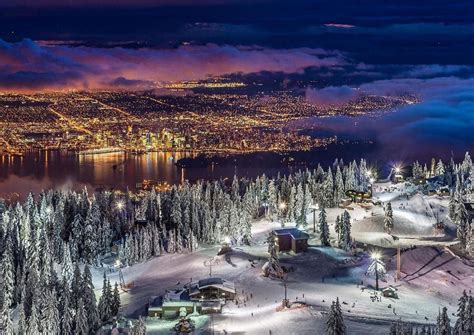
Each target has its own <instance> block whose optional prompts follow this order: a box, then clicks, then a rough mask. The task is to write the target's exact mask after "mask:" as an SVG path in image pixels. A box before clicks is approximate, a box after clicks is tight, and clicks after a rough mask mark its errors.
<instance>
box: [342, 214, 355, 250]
mask: <svg viewBox="0 0 474 335" xmlns="http://www.w3.org/2000/svg"><path fill="white" fill-rule="evenodd" d="M340 220H341V222H342V226H341V239H340V240H339V247H340V248H342V249H344V250H346V251H349V250H350V249H351V248H352V237H351V216H350V214H349V212H348V211H346V210H345V211H344V213H342V217H341V219H340Z"/></svg>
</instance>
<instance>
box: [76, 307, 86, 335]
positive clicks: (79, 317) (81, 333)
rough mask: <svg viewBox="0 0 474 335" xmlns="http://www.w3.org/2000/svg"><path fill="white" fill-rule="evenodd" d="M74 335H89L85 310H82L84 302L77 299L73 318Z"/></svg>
mask: <svg viewBox="0 0 474 335" xmlns="http://www.w3.org/2000/svg"><path fill="white" fill-rule="evenodd" d="M74 334H77V335H88V334H89V323H88V321H87V314H86V309H85V308H84V302H83V301H82V298H79V301H78V302H77V311H76V315H75V316H74Z"/></svg>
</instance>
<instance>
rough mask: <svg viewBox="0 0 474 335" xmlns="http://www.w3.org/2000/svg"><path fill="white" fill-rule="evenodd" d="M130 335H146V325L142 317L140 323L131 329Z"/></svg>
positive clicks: (139, 319) (136, 323)
mask: <svg viewBox="0 0 474 335" xmlns="http://www.w3.org/2000/svg"><path fill="white" fill-rule="evenodd" d="M129 334H130V335H145V334H146V325H145V321H143V318H142V317H141V316H140V317H139V318H138V321H137V322H135V323H134V324H133V327H132V328H131V329H130V333H129Z"/></svg>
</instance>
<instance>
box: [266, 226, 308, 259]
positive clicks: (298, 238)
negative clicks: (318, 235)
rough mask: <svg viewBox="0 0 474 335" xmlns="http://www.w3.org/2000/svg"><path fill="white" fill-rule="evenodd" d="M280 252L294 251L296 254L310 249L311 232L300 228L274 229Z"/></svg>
mask: <svg viewBox="0 0 474 335" xmlns="http://www.w3.org/2000/svg"><path fill="white" fill-rule="evenodd" d="M272 234H273V235H274V236H275V240H276V244H277V250H278V252H285V251H293V252H294V253H295V254H297V253H300V252H305V251H306V250H308V239H309V234H308V233H306V232H305V231H303V230H299V229H298V228H280V229H275V230H273V232H272Z"/></svg>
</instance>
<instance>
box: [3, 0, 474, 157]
mask: <svg viewBox="0 0 474 335" xmlns="http://www.w3.org/2000/svg"><path fill="white" fill-rule="evenodd" d="M196 2H197V1H191V0H177V1H176V0H175V1H172V0H162V1H152V0H138V1H132V0H120V1H116V0H102V1H92V0H82V1H81V0H79V1H62V0H47V1H41V0H36V1H34V0H3V1H1V3H0V7H2V8H0V90H2V91H27V92H37V91H45V90H53V91H54V90H63V89H71V88H73V89H127V90H141V89H153V88H156V87H159V86H160V85H161V84H163V83H166V82H169V81H174V80H200V79H206V78H212V77H214V76H222V75H226V76H235V77H239V78H240V79H243V80H245V78H247V79H249V80H250V79H251V80H254V79H255V78H256V79H257V80H260V81H262V82H265V81H277V82H279V83H281V85H284V87H285V88H290V89H291V88H296V89H299V90H301V92H302V94H305V95H306V97H307V99H308V100H309V101H311V102H314V103H320V104H335V103H344V102H347V101H350V100H351V99H353V98H355V97H356V96H358V95H359V94H362V93H363V94H379V95H380V94H383V95H390V94H403V93H412V94H417V95H419V96H420V97H421V98H422V100H423V101H422V103H420V104H417V105H415V106H409V107H406V108H405V109H404V110H402V112H401V113H399V114H397V116H394V117H393V120H390V122H389V123H387V124H384V126H383V127H384V131H383V132H389V133H390V135H386V134H383V135H384V136H389V137H388V138H389V140H392V139H393V138H394V137H396V138H397V139H404V138H406V137H407V136H408V135H410V136H412V135H413V134H423V138H420V139H417V140H420V141H421V142H423V141H424V142H426V144H429V143H436V142H431V141H432V137H435V138H437V139H440V138H441V139H442V140H441V141H440V143H443V145H445V146H446V147H454V148H461V147H462V148H463V149H464V148H466V149H469V148H471V147H472V143H474V132H472V129H473V126H474V89H473V87H474V79H473V78H474V22H473V21H474V2H473V1H470V0H466V1H418V2H416V1H405V0H401V1H380V0H370V1H334V0H331V1H304V0H293V1H265V0H262V1H239V0H234V1H226V0H209V1H199V5H195V3H196ZM193 3H194V4H193ZM336 126H337V125H336ZM341 127H342V126H341Z"/></svg>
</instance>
